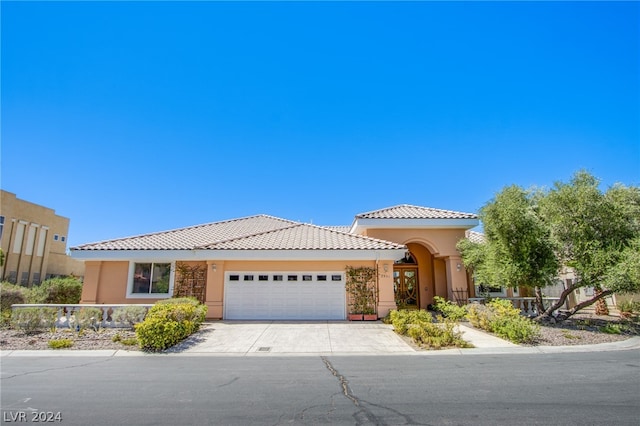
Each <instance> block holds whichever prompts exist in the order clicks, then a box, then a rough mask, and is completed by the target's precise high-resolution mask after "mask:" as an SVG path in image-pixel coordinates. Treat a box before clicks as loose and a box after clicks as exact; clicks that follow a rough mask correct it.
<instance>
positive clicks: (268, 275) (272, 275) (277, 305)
mask: <svg viewBox="0 0 640 426" xmlns="http://www.w3.org/2000/svg"><path fill="white" fill-rule="evenodd" d="M224 292H225V300H224V318H225V319H231V320H240V319H243V320H343V319H345V318H346V308H345V299H346V297H345V288H344V273H342V272H227V273H225V283H224Z"/></svg>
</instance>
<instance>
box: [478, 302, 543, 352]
mask: <svg viewBox="0 0 640 426" xmlns="http://www.w3.org/2000/svg"><path fill="white" fill-rule="evenodd" d="M467 318H468V319H469V322H470V323H471V325H473V326H474V327H478V328H481V329H483V330H487V331H490V332H492V333H495V334H497V335H498V336H500V337H502V338H504V339H507V340H509V341H511V342H514V343H524V342H530V341H533V340H535V338H536V337H538V336H539V334H540V326H538V324H536V323H535V322H533V321H531V320H530V319H529V318H525V317H523V316H522V315H520V310H519V309H518V308H514V307H513V304H512V303H511V302H510V301H508V300H503V299H492V300H490V301H489V302H487V304H486V305H480V304H478V303H472V304H471V305H469V306H468V308H467Z"/></svg>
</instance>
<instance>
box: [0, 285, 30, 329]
mask: <svg viewBox="0 0 640 426" xmlns="http://www.w3.org/2000/svg"><path fill="white" fill-rule="evenodd" d="M27 293H28V289H27V288H25V287H22V286H19V285H15V284H11V283H8V282H1V283H0V315H1V316H0V320H1V321H2V322H1V324H2V325H3V326H4V325H8V324H9V323H10V322H11V305H13V304H17V303H27V302H26V300H27Z"/></svg>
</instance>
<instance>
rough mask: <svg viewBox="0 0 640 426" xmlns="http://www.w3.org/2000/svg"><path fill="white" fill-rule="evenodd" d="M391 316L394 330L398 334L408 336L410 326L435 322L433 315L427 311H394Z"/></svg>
mask: <svg viewBox="0 0 640 426" xmlns="http://www.w3.org/2000/svg"><path fill="white" fill-rule="evenodd" d="M390 316H391V324H392V325H393V329H394V330H395V331H396V333H398V334H406V333H407V330H408V329H409V325H410V324H414V323H416V322H433V315H431V313H430V312H427V311H425V310H408V309H401V310H399V311H396V310H393V311H391V315H390Z"/></svg>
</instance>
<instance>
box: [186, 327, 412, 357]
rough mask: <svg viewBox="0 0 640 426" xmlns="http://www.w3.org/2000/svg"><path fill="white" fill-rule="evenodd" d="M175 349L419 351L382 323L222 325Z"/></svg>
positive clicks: (213, 351)
mask: <svg viewBox="0 0 640 426" xmlns="http://www.w3.org/2000/svg"><path fill="white" fill-rule="evenodd" d="M201 330H202V331H201V332H200V333H197V335H194V336H192V337H190V338H189V339H188V340H187V341H186V342H183V343H182V344H180V345H178V346H179V347H178V348H176V349H177V350H178V351H180V352H181V353H193V354H196V353H202V354H222V355H224V354H226V355H231V354H236V355H238V354H243V355H251V354H256V355H257V354H264V355H266V354H278V355H282V354H290V355H291V354H327V355H335V354H361V355H362V354H367V355H379V354H408V353H415V352H416V351H415V350H414V349H413V347H411V346H410V345H409V344H407V343H406V342H405V341H404V340H403V339H402V338H401V337H399V336H398V335H397V334H396V333H395V332H394V331H393V327H392V326H391V325H387V324H383V323H381V322H344V321H343V322H339V321H337V322H334V321H313V322H300V321H295V322H288V321H219V322H211V323H205V324H203V326H202V328H201Z"/></svg>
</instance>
